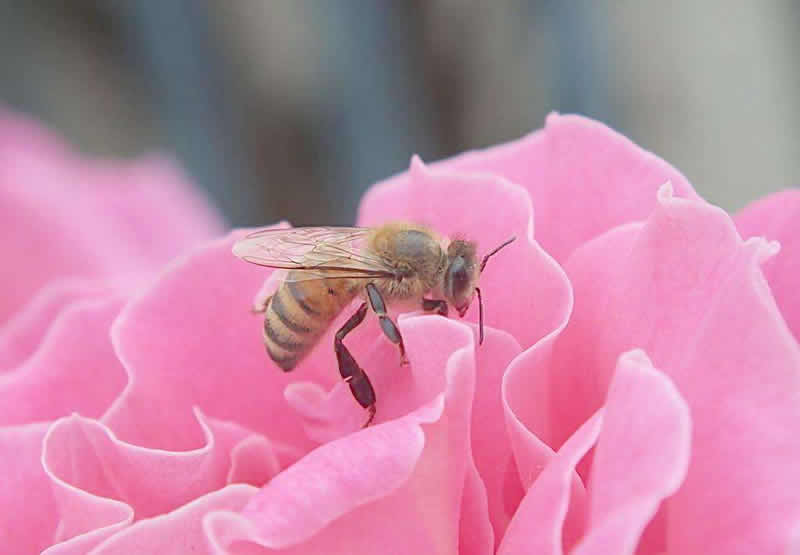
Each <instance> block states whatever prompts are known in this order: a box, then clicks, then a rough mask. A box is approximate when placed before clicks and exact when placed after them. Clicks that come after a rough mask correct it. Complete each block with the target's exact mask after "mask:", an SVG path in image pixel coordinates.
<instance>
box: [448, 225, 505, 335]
mask: <svg viewBox="0 0 800 555" xmlns="http://www.w3.org/2000/svg"><path fill="white" fill-rule="evenodd" d="M514 239H515V238H514V237H512V238H511V239H509V240H508V241H506V242H505V243H503V244H502V245H500V246H499V247H497V248H496V249H494V250H493V251H491V252H490V253H488V254H487V255H486V256H484V257H483V260H482V261H481V262H480V263H478V255H477V249H476V247H475V243H473V242H471V241H464V240H462V239H454V240H453V241H451V242H450V245H449V246H448V247H447V268H446V269H445V273H444V297H445V300H446V301H447V302H448V303H449V304H451V305H452V306H453V307H454V308H455V309H456V310H457V311H458V315H459V316H460V317H462V318H463V317H464V314H466V312H467V309H468V308H469V305H470V304H472V298H473V297H474V296H475V293H476V292H477V293H478V308H479V325H480V343H483V301H482V299H481V290H480V289H479V288H478V280H479V279H480V276H481V272H483V268H484V267H485V266H486V262H487V261H488V260H489V257H490V256H492V255H493V254H495V253H496V252H497V251H499V250H500V249H502V248H503V247H505V246H506V245H508V244H509V243H511V242H512V241H514Z"/></svg>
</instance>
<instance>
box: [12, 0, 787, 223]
mask: <svg viewBox="0 0 800 555" xmlns="http://www.w3.org/2000/svg"><path fill="white" fill-rule="evenodd" d="M798 53H800V2H798V1H797V0H775V1H770V2H763V1H759V0H751V1H747V0H744V1H738V0H731V1H725V2H722V1H720V2H695V1H692V0H673V1H672V2H638V1H634V0H616V1H612V0H596V1H589V0H587V1H569V2H567V1H559V0H550V1H547V0H502V1H493V2H491V3H489V2H485V1H479V0H428V1H423V0H410V1H405V2H400V1H394V2H389V1H381V0H374V1H363V2H361V1H356V0H351V1H347V0H331V1H327V0H285V1H277V0H276V1H273V0H236V1H234V2H232V1H225V0H162V1H160V2H156V1H144V0H142V1H134V0H130V1H123V0H118V1H112V0H108V1H98V0H95V1H91V0H72V1H70V2H63V3H57V2H50V1H44V0H17V1H13V0H0V102H2V103H4V104H6V105H9V106H11V107H12V108H15V109H17V110H20V111H23V112H26V113H29V114H32V115H34V116H36V117H38V118H39V119H41V120H42V121H44V122H45V123H46V124H47V125H49V126H51V127H53V128H55V129H57V130H58V131H59V132H61V133H62V134H63V135H65V136H66V137H67V139H68V140H70V141H71V142H72V143H73V144H76V145H77V146H78V147H79V148H81V149H83V150H85V151H86V152H89V153H92V154H98V155H113V156H126V157H127V156H135V155H137V154H141V153H143V152H148V151H152V150H154V149H159V150H165V151H167V152H169V153H172V154H173V155H174V156H175V157H176V158H177V159H178V160H179V161H180V162H181V163H182V164H183V166H184V168H185V169H186V171H187V172H188V173H189V175H190V176H191V177H192V178H193V179H194V181H195V182H196V183H197V184H198V185H200V186H202V187H204V188H205V189H206V190H207V191H208V192H209V195H210V196H211V197H212V198H213V199H214V200H215V202H216V203H217V204H218V206H219V207H220V209H221V210H222V211H223V213H224V214H225V215H226V216H227V218H228V221H229V222H230V223H231V224H236V225H256V224H265V223H269V222H272V221H274V220H276V219H284V218H285V219H289V220H290V221H292V222H293V223H295V224H311V223H316V224H349V223H352V222H353V219H354V217H355V211H356V207H357V202H358V198H359V197H360V196H361V194H362V193H363V191H364V189H366V188H367V187H368V186H369V185H370V184H371V183H373V182H375V181H376V180H379V179H382V178H384V177H386V176H389V175H390V174H393V173H395V172H397V171H400V170H403V169H405V168H406V167H407V165H408V161H409V158H410V156H411V154H413V153H419V154H420V155H421V156H422V158H423V159H424V160H426V161H432V160H435V159H438V158H442V157H445V156H449V155H452V154H455V153H457V152H459V151H462V150H465V149H471V148H478V147H483V146H487V145H491V144H493V143H497V142H503V141H507V140H510V139H514V138H517V137H519V136H520V135H523V134H525V133H527V132H529V131H531V130H532V129H535V128H538V127H540V126H541V125H542V124H543V121H544V118H545V116H546V115H547V113H548V112H550V111H552V110H557V111H560V112H563V113H567V112H576V113H581V114H585V115H588V116H591V117H593V118H597V119H599V120H601V121H603V122H605V123H607V124H609V125H611V126H612V127H614V128H616V129H617V130H619V131H621V132H623V133H624V134H626V135H628V136H629V137H631V138H632V139H633V140H634V141H636V142H637V143H639V144H640V145H642V146H643V147H644V148H646V149H648V150H652V151H654V152H655V153H657V154H659V155H660V156H661V157H663V158H665V159H666V160H668V161H669V162H671V163H672V164H673V165H675V166H676V167H678V168H679V169H680V170H681V171H683V172H684V173H685V174H686V175H687V177H688V178H689V179H690V180H691V181H692V183H693V184H694V185H695V187H696V188H697V190H698V191H699V192H700V193H701V194H702V195H703V196H705V197H706V198H707V199H709V200H710V201H711V202H714V203H716V204H719V205H721V206H723V207H724V208H726V209H728V210H736V209H738V208H740V207H742V206H743V205H744V204H745V203H747V202H748V201H750V200H752V199H754V198H756V197H758V196H761V195H763V194H765V193H767V192H769V191H773V190H778V189H781V188H785V187H787V186H791V185H798V184H800V62H798Z"/></svg>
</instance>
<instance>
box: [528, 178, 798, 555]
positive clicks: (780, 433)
mask: <svg viewBox="0 0 800 555" xmlns="http://www.w3.org/2000/svg"><path fill="white" fill-rule="evenodd" d="M774 252H775V248H774V246H773V245H769V244H765V243H763V242H762V241H759V240H750V241H747V242H744V243H743V242H742V241H741V239H740V238H739V236H738V234H737V233H736V230H735V228H734V226H733V223H732V222H731V220H730V218H729V217H728V216H727V215H726V214H725V213H724V212H722V211H721V210H719V209H717V208H714V207H712V206H710V205H707V204H704V203H700V202H695V201H686V200H681V199H676V198H673V197H672V196H671V195H670V191H669V189H668V188H665V189H663V190H662V191H661V192H660V194H659V203H658V207H657V208H656V210H655V211H654V212H653V214H652V215H651V217H650V218H649V219H648V220H647V221H646V222H645V223H644V224H642V225H629V226H623V227H621V228H618V229H616V230H614V231H611V232H609V233H608V234H606V235H604V236H602V237H600V238H598V239H596V240H594V241H591V242H589V243H587V244H586V245H584V246H583V247H582V248H580V249H579V250H578V251H576V252H575V254H574V255H573V257H572V258H571V260H570V261H569V262H568V264H567V266H566V269H567V272H568V274H569V275H570V278H571V280H572V283H573V285H574V287H575V299H576V305H575V311H574V314H573V317H572V319H571V320H570V323H569V326H568V327H567V328H566V330H565V331H564V332H563V333H562V334H561V336H560V337H559V338H558V340H557V341H556V344H555V349H554V352H553V353H552V357H551V360H550V361H549V363H548V364H547V365H546V375H545V376H544V377H542V378H541V381H542V383H544V384H546V386H547V390H548V391H549V395H548V397H549V403H550V404H549V407H548V410H549V421H548V424H549V427H550V430H551V432H552V436H551V442H552V443H551V444H552V445H559V444H560V443H561V442H563V441H564V440H565V439H566V437H568V436H569V434H570V431H571V430H574V429H575V428H576V427H577V426H578V425H580V423H581V422H583V421H584V420H585V419H586V418H587V417H588V416H589V415H590V414H591V412H592V411H593V410H596V409H597V408H598V407H599V406H600V405H601V404H602V402H603V398H604V397H605V393H606V390H607V388H608V384H609V382H610V379H611V374H612V371H613V368H614V364H615V359H616V356H617V353H620V352H623V351H625V350H628V349H630V348H632V347H641V348H643V349H644V350H646V352H647V353H648V354H649V355H650V356H651V358H652V360H653V363H654V365H655V366H656V367H658V368H659V369H660V370H661V371H662V372H664V373H665V374H666V375H667V376H669V377H670V378H671V379H672V380H673V381H674V383H675V384H676V386H677V388H678V390H679V391H680V393H681V395H682V396H683V397H684V398H685V399H686V401H687V403H688V404H689V407H690V409H691V412H692V421H693V433H692V458H691V462H690V466H689V472H688V474H687V477H686V480H685V481H684V483H683V485H682V486H681V488H680V490H679V491H678V492H677V493H676V494H675V495H674V496H673V497H672V498H670V499H669V500H668V501H667V502H666V503H665V504H664V505H663V508H662V510H665V511H666V512H667V522H668V526H667V530H666V539H665V542H666V545H667V546H668V547H669V549H670V550H671V551H674V552H677V553H691V552H704V553H725V552H730V551H735V550H737V549H738V550H747V551H750V552H758V553H776V552H779V550H780V549H783V546H784V544H785V543H786V542H787V541H788V537H789V534H790V531H791V528H792V527H793V525H794V522H795V521H796V518H797V515H798V514H800V487H798V484H795V483H794V482H796V481H797V480H798V478H794V476H796V472H795V471H794V469H795V467H796V462H797V460H798V457H800V437H798V436H797V434H795V433H794V428H793V424H792V423H793V422H797V421H798V419H799V418H800V405H798V403H797V398H798V396H799V395H800V350H798V346H797V342H796V341H795V340H794V338H793V337H792V335H791V333H790V332H789V330H788V329H787V327H786V325H785V323H784V321H783V319H782V318H781V315H780V312H779V311H778V308H777V307H776V305H775V302H774V300H773V298H772V296H771V295H770V292H769V288H768V286H767V284H766V281H765V280H764V277H763V274H762V273H761V271H760V269H759V263H760V262H761V261H762V260H763V259H764V257H765V256H768V255H769V254H772V253H774ZM743 454H744V455H743ZM732 492H735V496H736V501H735V502H731V495H732ZM708 515H714V518H708ZM745 546H746V547H745Z"/></svg>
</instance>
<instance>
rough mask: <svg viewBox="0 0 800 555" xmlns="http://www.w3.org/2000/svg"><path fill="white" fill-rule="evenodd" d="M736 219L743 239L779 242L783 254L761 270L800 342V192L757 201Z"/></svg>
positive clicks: (779, 254)
mask: <svg viewBox="0 0 800 555" xmlns="http://www.w3.org/2000/svg"><path fill="white" fill-rule="evenodd" d="M735 220H736V227H737V228H738V229H739V233H741V234H742V237H753V236H764V237H766V238H767V239H769V240H775V241H778V242H779V243H780V245H781V250H780V252H778V253H777V254H776V255H775V256H773V257H772V258H770V259H769V260H767V261H765V262H764V265H763V266H762V270H763V272H764V276H765V277H766V278H767V281H768V282H769V287H770V290H771V291H772V294H773V295H774V296H775V302H777V303H778V307H779V308H780V309H781V314H783V317H784V319H786V323H787V324H788V325H789V328H790V329H791V330H792V332H793V333H794V337H795V339H797V340H798V341H800V287H798V285H797V276H800V191H799V190H797V189H793V190H789V191H783V192H780V193H775V194H774V195H770V196H768V197H765V198H763V199H761V200H757V201H756V202H754V203H753V204H751V205H749V206H747V207H746V208H745V209H744V210H742V211H741V212H740V213H739V214H737V215H736V218H735Z"/></svg>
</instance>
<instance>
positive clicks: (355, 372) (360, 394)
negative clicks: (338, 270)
mask: <svg viewBox="0 0 800 555" xmlns="http://www.w3.org/2000/svg"><path fill="white" fill-rule="evenodd" d="M366 315H367V303H362V304H361V306H360V307H359V308H358V310H357V311H356V312H355V313H354V314H353V315H352V316H351V317H350V318H349V319H348V320H347V322H345V323H344V325H343V326H342V327H341V328H339V331H337V332H336V336H335V337H334V340H333V348H334V350H335V351H336V360H337V361H338V363H339V374H341V375H342V378H343V379H344V381H346V382H347V385H348V386H350V393H352V394H353V397H355V399H356V401H357V402H358V404H359V405H361V406H362V407H364V408H365V409H367V413H368V417H367V421H366V422H365V423H364V425H363V426H362V427H364V428H366V427H367V426H369V424H370V422H372V419H373V418H375V390H374V389H373V388H372V384H371V383H370V381H369V377H367V374H366V373H365V372H364V370H363V369H362V368H361V367H360V366H359V365H358V363H357V362H356V359H355V358H353V355H352V354H350V350H349V349H348V348H347V347H345V345H344V342H343V341H342V340H343V339H344V337H345V336H346V335H347V334H348V333H350V332H351V331H353V329H355V327H356V326H358V325H359V324H360V323H361V322H363V321H364V317H365V316H366Z"/></svg>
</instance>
